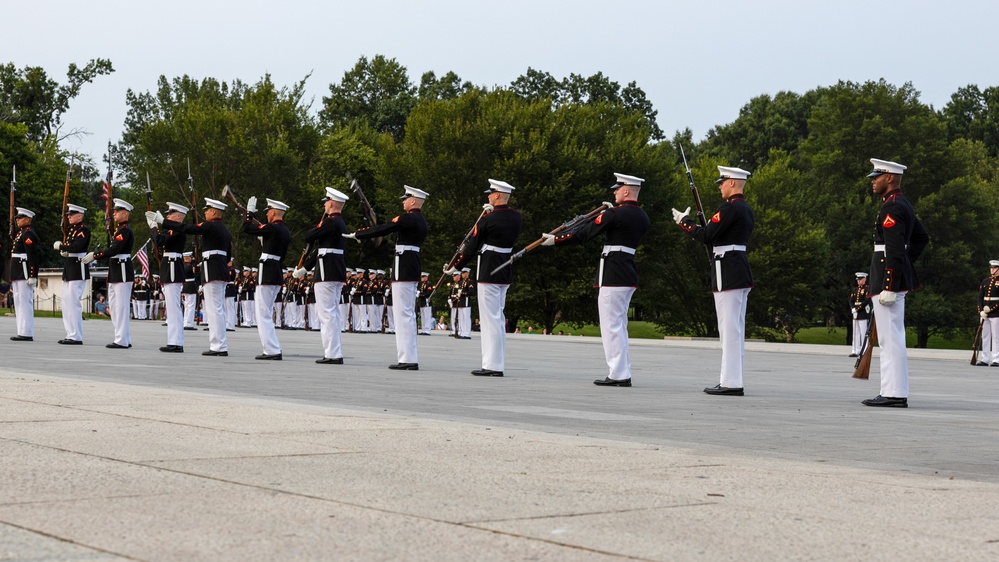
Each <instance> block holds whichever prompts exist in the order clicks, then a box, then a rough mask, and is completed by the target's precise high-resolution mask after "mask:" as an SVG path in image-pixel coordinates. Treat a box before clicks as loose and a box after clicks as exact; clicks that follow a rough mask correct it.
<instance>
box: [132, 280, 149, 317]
mask: <svg viewBox="0 0 999 562" xmlns="http://www.w3.org/2000/svg"><path fill="white" fill-rule="evenodd" d="M148 305H149V284H148V283H146V278H145V277H139V278H138V279H136V281H135V284H134V285H133V286H132V318H135V319H136V320H145V319H146V307H147V306H148Z"/></svg>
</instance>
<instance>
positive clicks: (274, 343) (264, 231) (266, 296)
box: [243, 197, 291, 361]
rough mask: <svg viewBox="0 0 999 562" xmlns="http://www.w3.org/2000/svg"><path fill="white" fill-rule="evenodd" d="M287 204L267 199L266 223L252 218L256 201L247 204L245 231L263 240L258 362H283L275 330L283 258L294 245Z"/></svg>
mask: <svg viewBox="0 0 999 562" xmlns="http://www.w3.org/2000/svg"><path fill="white" fill-rule="evenodd" d="M287 211H288V205H286V204H284V203H283V202H281V201H276V200H274V199H267V207H266V208H265V209H264V215H265V216H266V217H267V219H266V220H267V222H266V223H261V222H259V221H257V219H256V218H255V217H254V216H253V214H254V213H256V212H257V198H256V197H250V200H249V201H247V202H246V212H245V213H244V214H243V232H245V233H247V234H250V235H253V236H256V237H259V238H260V260H259V265H258V266H257V271H258V274H257V292H258V293H259V296H260V298H258V299H257V300H256V303H257V310H256V311H255V313H256V316H257V335H258V336H260V345H261V346H262V347H263V353H262V354H261V355H257V356H256V357H255V359H261V360H274V361H281V359H282V353H281V342H280V341H278V337H277V331H275V329H274V321H273V320H272V319H273V317H274V300H275V299H276V298H277V295H278V293H279V292H280V291H281V283H282V281H283V280H284V279H283V277H282V276H281V272H282V267H281V264H282V263H283V262H284V257H285V255H286V254H287V253H288V245H289V244H291V232H289V231H288V227H287V226H285V224H284V214H285V213H286V212H287Z"/></svg>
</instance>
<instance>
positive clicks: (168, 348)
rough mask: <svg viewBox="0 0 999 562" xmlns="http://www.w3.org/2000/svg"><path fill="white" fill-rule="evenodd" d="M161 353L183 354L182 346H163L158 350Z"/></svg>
mask: <svg viewBox="0 0 999 562" xmlns="http://www.w3.org/2000/svg"><path fill="white" fill-rule="evenodd" d="M160 351H162V352H163V353H184V346H182V345H164V346H163V347H161V348H160Z"/></svg>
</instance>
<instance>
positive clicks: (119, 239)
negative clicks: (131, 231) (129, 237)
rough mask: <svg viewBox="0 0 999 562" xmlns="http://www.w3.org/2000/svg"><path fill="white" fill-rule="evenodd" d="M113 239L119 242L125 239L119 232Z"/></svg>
mask: <svg viewBox="0 0 999 562" xmlns="http://www.w3.org/2000/svg"><path fill="white" fill-rule="evenodd" d="M114 239H115V240H117V241H119V242H121V241H122V240H124V239H125V237H124V236H122V235H121V234H119V235H118V236H115V237H114Z"/></svg>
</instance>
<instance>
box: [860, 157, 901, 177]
mask: <svg viewBox="0 0 999 562" xmlns="http://www.w3.org/2000/svg"><path fill="white" fill-rule="evenodd" d="M871 164H874V171H873V172H871V173H869V174H867V177H869V178H873V177H877V176H880V175H881V174H898V175H902V174H903V173H905V168H906V167H905V166H903V165H901V164H899V163H898V162H889V161H888V160H878V159H877V158H871Z"/></svg>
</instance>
